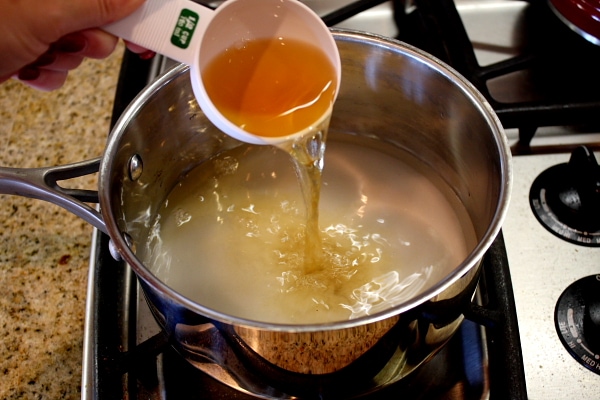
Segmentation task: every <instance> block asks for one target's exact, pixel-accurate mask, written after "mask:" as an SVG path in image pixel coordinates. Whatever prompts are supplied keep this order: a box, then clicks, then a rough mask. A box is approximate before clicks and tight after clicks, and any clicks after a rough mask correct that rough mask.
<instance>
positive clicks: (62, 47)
mask: <svg viewBox="0 0 600 400" xmlns="http://www.w3.org/2000/svg"><path fill="white" fill-rule="evenodd" d="M86 46H87V40H86V39H85V38H84V37H83V36H81V35H77V34H74V35H68V36H65V37H62V38H60V39H59V40H58V41H57V42H56V43H54V45H53V46H52V48H53V50H56V51H60V52H63V53H79V52H80V51H81V50H83V49H85V47H86Z"/></svg>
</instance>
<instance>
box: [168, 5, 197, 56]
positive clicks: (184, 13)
mask: <svg viewBox="0 0 600 400" xmlns="http://www.w3.org/2000/svg"><path fill="white" fill-rule="evenodd" d="M199 20H200V18H199V17H198V14H196V13H195V12H193V11H192V10H188V9H187V8H184V9H183V10H181V13H180V14H179V18H178V19H177V24H176V25H175V29H173V34H172V35H171V43H173V44H174V45H175V46H177V47H179V48H182V49H187V47H188V46H189V45H190V42H191V41H192V35H193V34H194V30H195V29H196V26H197V25H198V21H199Z"/></svg>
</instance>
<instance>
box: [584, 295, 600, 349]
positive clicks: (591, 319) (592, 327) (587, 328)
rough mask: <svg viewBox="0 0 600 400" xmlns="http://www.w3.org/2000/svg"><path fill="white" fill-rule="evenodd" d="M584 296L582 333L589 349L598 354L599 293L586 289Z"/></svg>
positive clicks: (599, 330)
mask: <svg viewBox="0 0 600 400" xmlns="http://www.w3.org/2000/svg"><path fill="white" fill-rule="evenodd" d="M590 289H592V288H590ZM584 298H585V300H584V304H585V310H584V313H583V332H582V333H583V336H584V337H585V339H586V341H587V344H588V346H589V347H590V349H591V350H593V351H594V352H595V353H596V354H600V293H598V292H597V291H590V290H588V291H587V292H586V293H585V294H584Z"/></svg>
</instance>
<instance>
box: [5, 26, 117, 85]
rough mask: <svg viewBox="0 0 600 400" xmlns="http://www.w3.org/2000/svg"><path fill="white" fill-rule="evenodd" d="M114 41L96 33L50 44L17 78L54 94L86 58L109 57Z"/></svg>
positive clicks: (88, 31) (69, 36) (102, 33)
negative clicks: (52, 91)
mask: <svg viewBox="0 0 600 400" xmlns="http://www.w3.org/2000/svg"><path fill="white" fill-rule="evenodd" d="M117 40H118V39H117V38H115V37H114V36H112V35H110V34H108V33H106V32H104V31H102V30H99V29H89V30H85V31H81V32H76V33H73V34H70V35H67V36H64V37H63V38H61V39H59V40H58V41H57V42H55V43H53V44H52V45H51V46H50V48H49V49H48V51H47V52H46V53H44V54H42V55H41V56H40V57H39V58H38V59H37V60H36V61H35V62H33V63H31V64H29V65H27V66H25V67H24V68H21V69H20V70H19V72H18V73H17V74H16V78H17V79H19V80H20V81H22V82H24V83H25V84H27V85H28V86H31V87H34V88H36V89H39V90H45V91H50V90H55V89H58V88H60V87H61V86H62V85H63V84H64V83H65V80H66V79H67V76H68V73H69V71H71V70H73V69H75V68H77V67H78V66H79V65H80V64H81V63H82V61H83V60H84V59H85V58H96V59H101V58H105V57H108V56H109V55H110V54H111V53H112V52H113V51H114V49H115V46H116V45H117Z"/></svg>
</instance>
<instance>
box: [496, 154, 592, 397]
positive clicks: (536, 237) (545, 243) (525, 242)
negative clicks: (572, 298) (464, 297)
mask: <svg viewBox="0 0 600 400" xmlns="http://www.w3.org/2000/svg"><path fill="white" fill-rule="evenodd" d="M569 156H570V154H569V153H565V154H551V155H532V156H516V157H514V158H513V166H514V171H515V174H514V180H513V183H514V185H513V193H512V198H511V203H510V206H509V211H508V215H507V218H506V220H505V223H504V225H503V233H504V240H505V242H506V250H507V253H508V262H509V266H510V272H511V277H512V283H513V289H514V292H515V303H516V306H517V317H518V321H519V330H520V334H521V345H522V349H523V358H524V363H525V375H526V381H527V391H528V394H529V398H530V399H598V398H600V375H596V374H594V373H592V372H591V371H589V370H587V369H585V368H584V367H582V366H581V365H579V364H578V363H577V362H576V360H575V359H574V358H573V357H572V356H571V355H570V354H569V353H568V352H567V350H566V349H565V348H564V346H563V345H562V343H561V342H560V340H559V337H558V334H557V332H556V329H555V327H554V307H555V305H556V302H557V301H558V298H559V297H560V295H561V294H562V292H563V291H564V290H565V289H566V288H567V286H569V285H570V284H571V283H573V282H574V281H576V280H579V279H580V278H583V277H586V276H589V275H595V274H600V247H583V246H579V245H574V244H570V243H568V242H566V241H564V240H562V239H560V238H558V237H556V236H554V235H553V234H551V233H550V232H548V231H547V230H546V229H545V228H544V227H543V226H542V225H541V224H540V223H539V222H538V221H537V219H536V218H535V216H534V215H533V212H532V211H531V209H530V206H529V197H528V196H529V188H530V187H531V184H532V182H533V180H534V179H535V178H536V177H537V176H538V175H539V174H540V173H541V172H542V171H544V170H545V169H546V168H548V167H550V166H552V165H555V164H560V163H565V162H567V161H568V160H569ZM596 159H598V160H600V154H598V153H596Z"/></svg>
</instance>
